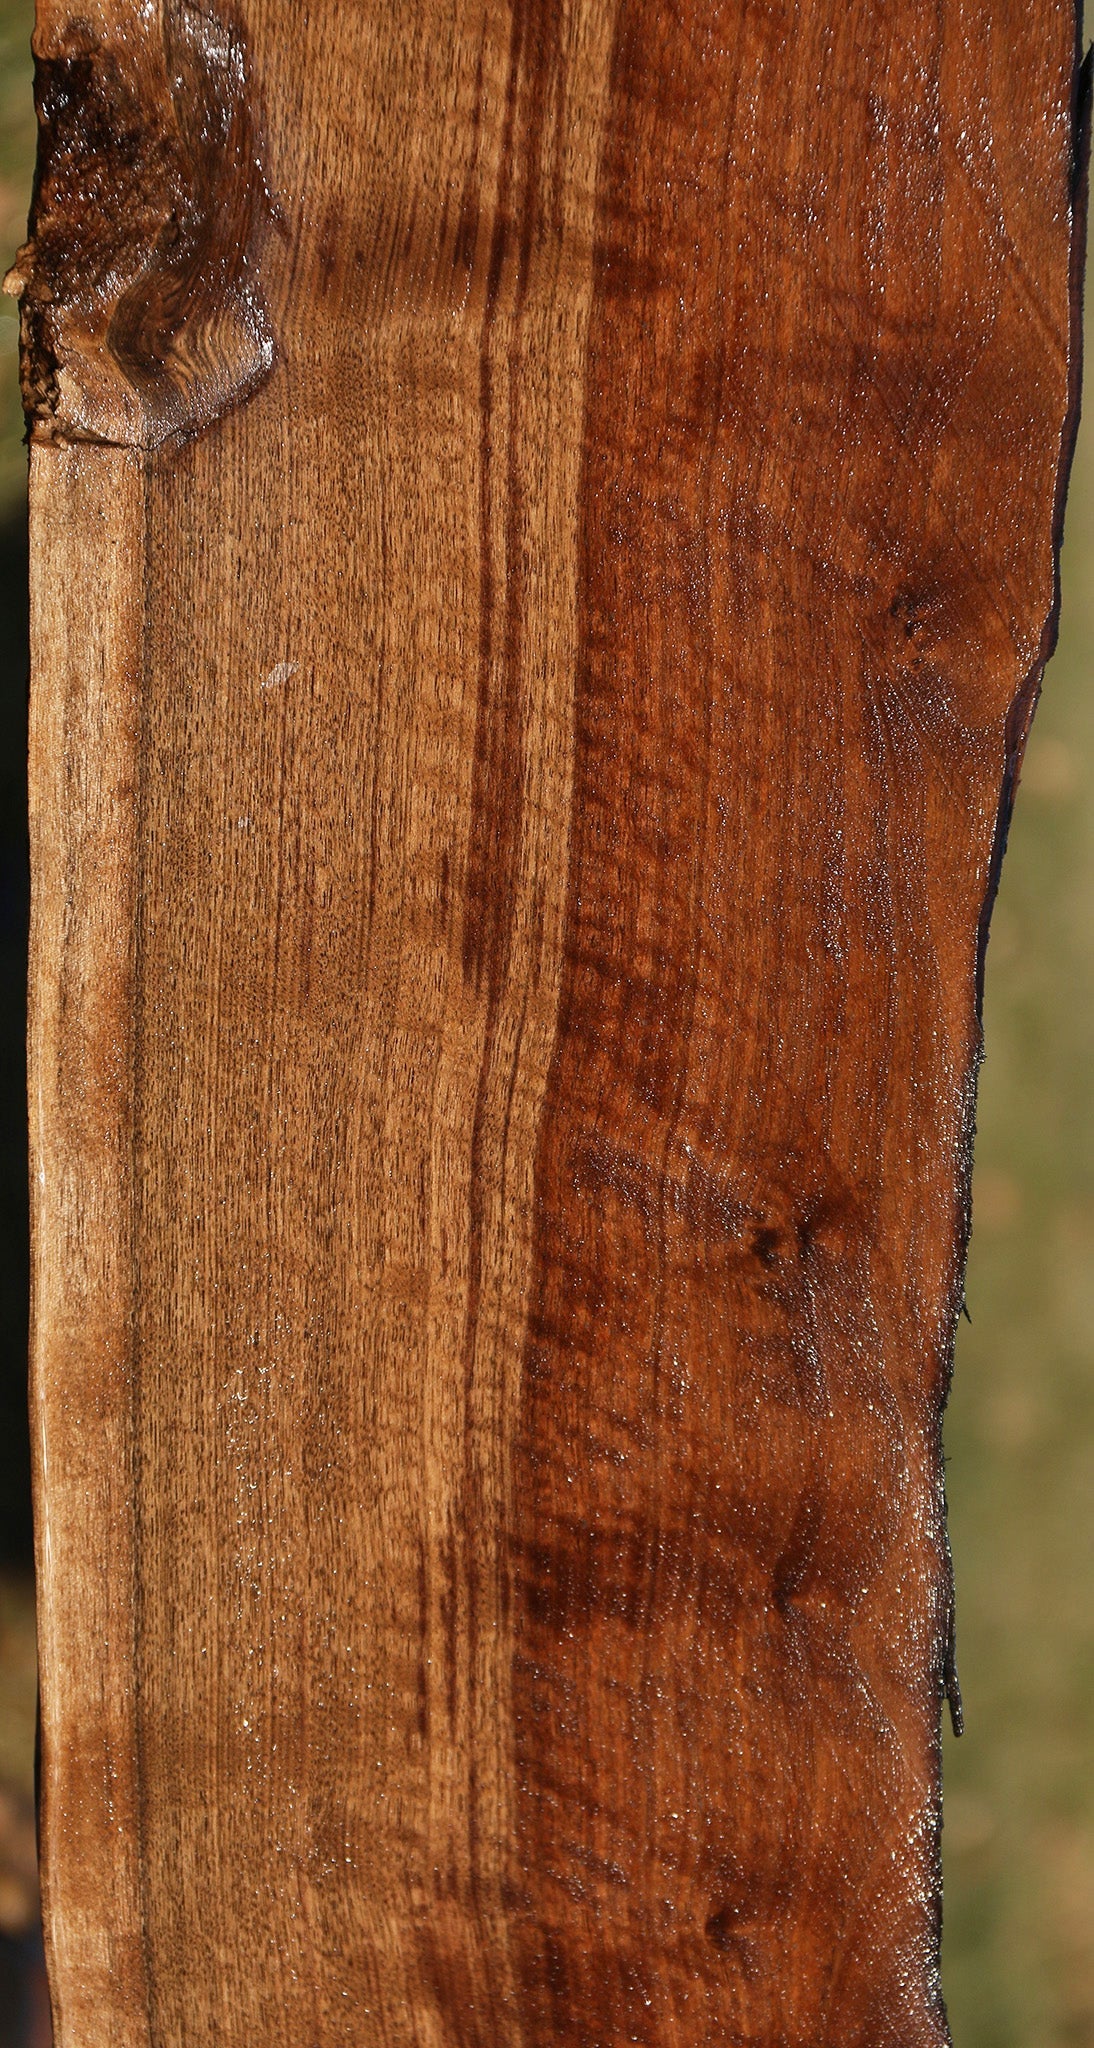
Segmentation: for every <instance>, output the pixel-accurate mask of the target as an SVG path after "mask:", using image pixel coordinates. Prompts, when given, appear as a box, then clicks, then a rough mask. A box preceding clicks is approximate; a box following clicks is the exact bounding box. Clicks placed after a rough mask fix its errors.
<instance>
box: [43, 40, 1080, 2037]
mask: <svg viewBox="0 0 1094 2048" xmlns="http://www.w3.org/2000/svg"><path fill="white" fill-rule="evenodd" d="M36 48H37V52H38V57H39V64H40V87H39V104H40V114H41V117H42V120H43V140H42V151H41V161H40V173H39V182H38V191H37V198H36V208H35V214H34V216H33V219H32V230H31V240H30V242H29V243H28V245H27V248H26V249H25V250H24V251H23V252H22V253H21V256H20V259H19V262H18V265H17V271H16V274H15V277H14V281H13V288H14V289H16V290H18V291H19V292H20V293H21V296H22V301H23V309H24V343H25V354H24V388H25V392H26V396H27V404H28V409H29V413H30V417H31V423H32V493H33V505H34V514H33V516H34V541H33V554H34V564H33V576H34V683H33V698H34V704H33V742H32V756H33V758H32V829H33V848H34V874H35V911H34V934H33V961H32V982H33V1027H32V1093H31V1102H32V1126H33V1159H34V1172H35V1196H34V1201H35V1247H36V1249H35V1313H34V1322H35V1338H34V1357H33V1401H34V1414H35V1429H36V1456H37V1515H38V1532H39V1556H40V1566H41V1596H40V1597H41V1631H42V1727H43V1802H42V1847H43V1869H44V1890H45V1901H46V1924H47V1939H48V1946H49V1953H50V1970H51V1983H52V1991H53V1998H54V2006H55V2018H56V2028H57V2042H58V2048H100V2044H101V2048H108V2044H109V2048H198V2044H206V2043H209V2044H212V2043H216V2044H217V2048H237V2044H238V2048H244V2044H246V2048H255V2044H260V2043H267V2042H269V2043H271V2044H272V2043H274V2042H276V2043H278V2044H279V2048H282V2044H283V2048H328V2044H331V2048H333V2044H335V2043H347V2044H348V2043H352V2044H354V2048H365V2044H368V2048H373V2044H375V2048H494V2044H502V2043H504V2044H512V2048H534V2044H544V2048H545V2044H548V2043H562V2042H574V2043H580V2044H582V2048H617V2044H619V2048H622V2044H623V2043H631V2042H639V2043H645V2044H649V2048H668V2044H679V2048H685V2044H699V2043H706V2042H726V2043H736V2044H741V2048H744V2044H753V2048H823V2044H824V2043H830V2044H832V2048H836V2044H838V2048H913V2044H914V2048H936V2044H942V2043H944V2042H945V2041H946V2040H947V2039H948V2035H947V2030H946V2024H945V2015H944V2008H943V2005H942V2000H941V1993H940V1987H939V1978H938V1924H939V1875H938V1842H939V1825H940V1784H939V1776H940V1766H939V1722H940V1713H941V1706H942V1699H943V1692H944V1689H945V1686H946V1684H947V1677H948V1673H949V1671H950V1668H951V1663H952V1659H951V1654H950V1643H951V1626H952V1613H951V1609H952V1593H951V1581H950V1571H949V1561H948V1552H947V1547H946V1535H945V1507H944V1495H943V1478H942V1459H941V1442H940V1434H941V1418H942V1409H943V1406H944V1401H945V1394H946V1389H947V1384H948V1377H949V1371H950V1358H951V1351H952V1341H953V1330H954V1322H955V1317H956V1315H957V1312H958V1309H959V1306H960V1301H961V1284H962V1271H963V1261H964V1245H965V1236H966V1230H967V1202H968V1168H969V1154H970V1146H971V1139H972V1123H973V1104H974V1089H975V1074H976V1065H977V1060H978V1057H979V1021H978V1007H979V977H980V972H981V963H982V957H983V946H984V943H985V938H986V929H987V917H988V913H989V909H990V900H991V896H992V893H993V890H994V884H995V879H996V876H997V872H998V862H999V859H1000V857H1001V852H1002V846H1003V841H1004V838H1005V831H1006V821H1007V817H1008V814H1009V806H1010V801H1011V795H1012V791H1013V786H1014V781H1015V776H1016V773H1017V767H1018V763H1019V760H1020V755H1021V749H1022V743H1023V740H1024V736H1025V732H1026V729H1027V726H1028V721H1029V717H1030V714H1031V712H1032V707H1033V703H1034V700H1035V697H1036V693H1037V689H1038V687H1039V682H1040V676H1041V672H1042V669H1043V666H1044V663H1045V660H1046V658H1047V656H1048V654H1049V652H1050V651H1051V646H1052V642H1053V638H1054V632H1055V609H1056V601H1057V599H1056V550H1057V547H1058V542H1059V532H1060V522H1061V516H1062V502H1063V484H1064V478H1065V475H1066V467H1067V460H1068V456H1069V452H1070V446H1071V438H1072V434H1073V430H1074V423H1075V417H1076V410H1077V376H1078V327H1077V314H1076V307H1077V302H1078V278H1079V263H1080V260H1081V246H1082V219H1081V212H1082V208H1081V184H1082V179H1081V172H1080V166H1079V157H1080V153H1081V152H1080V126H1081V123H1080V93H1079V77H1078V71H1077V44H1076V21H1075V16H1074V11H1073V7H1072V5H1071V0H1002V4H999V0H994V4H989V0H911V4H909V5H907V6H902V7H900V8H894V7H892V6H890V5H888V4H883V0H844V4H840V5H838V6H837V5H836V4H835V0H798V4H791V0H785V4H783V0H764V4H758V0H677V4H672V5H665V4H664V0H418V4H415V5H414V6H409V7H398V8H391V9H386V8H385V9H381V8H379V7H373V6H363V7H353V8H349V7H339V6H335V5H333V4H331V5H328V6H325V7H317V8H314V9H310V10H305V11H301V10H299V9H296V8H290V7H289V6H288V5H287V4H286V0H243V4H241V5H240V6H239V7H238V8H237V11H236V12H235V13H233V14H231V15H229V14H227V13H226V12H225V11H224V10H223V8H219V7H218V9H217V10H216V11H214V10H213V8H212V7H211V6H210V5H208V4H202V5H200V6H198V5H196V4H190V0H148V4H141V5H138V4H137V0H89V4H87V5H84V6H82V7H81V9H80V10H79V12H78V13H77V12H74V11H71V10H70V7H69V6H68V4H67V0H39V20H38V30H37V37H36Z"/></svg>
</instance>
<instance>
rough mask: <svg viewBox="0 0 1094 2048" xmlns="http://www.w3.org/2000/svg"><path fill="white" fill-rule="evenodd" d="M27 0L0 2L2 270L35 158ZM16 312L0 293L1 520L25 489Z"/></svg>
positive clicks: (22, 223)
mask: <svg viewBox="0 0 1094 2048" xmlns="http://www.w3.org/2000/svg"><path fill="white" fill-rule="evenodd" d="M33 23H34V7H33V4H32V0H2V4H0V265H2V266H3V268H4V269H5V270H6V269H7V268H8V266H9V264H10V262H11V259H12V257H13V256H14V254H15V251H16V249H17V248H18V247H19V244H20V242H22V241H23V240H25V237H26V226H27V206H28V204H29V199H30V171H31V166H32V164H33V162H34V102H33V99H32V97H31V92H30V77H31V63H30V32H31V28H32V27H33ZM18 335H19V313H18V307H17V306H16V303H15V301H14V299H9V298H7V297H4V298H0V520H2V519H4V517H5V516H6V515H8V514H10V511H11V509H12V507H13V505H18V504H19V503H20V501H21V500H22V498H23V496H24V494H25V489H26V454H25V451H24V449H23V446H22V438H23V416H22V412H21V409H20V405H19V384H18V377H17V374H16V363H17V357H16V350H17V344H18Z"/></svg>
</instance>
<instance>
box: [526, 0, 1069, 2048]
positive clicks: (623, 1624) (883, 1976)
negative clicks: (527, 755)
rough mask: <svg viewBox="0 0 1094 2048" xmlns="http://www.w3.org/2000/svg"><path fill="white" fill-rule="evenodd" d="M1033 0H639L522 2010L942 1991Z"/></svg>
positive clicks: (587, 704)
mask: <svg viewBox="0 0 1094 2048" xmlns="http://www.w3.org/2000/svg"><path fill="white" fill-rule="evenodd" d="M1003 13H1004V16H1005V17H1006V18H1005V20H1000V18H999V11H998V10H985V9H977V8H971V9H970V8H958V7H945V8H934V7H930V8H929V7H925V6H924V7H916V8H912V9H910V10H900V11H899V12H895V11H894V10H892V9H889V8H886V7H883V6H881V5H860V6H855V7H850V8H847V9H839V10H833V9H832V8H830V7H828V6H825V5H822V4H820V0H813V4H811V5H807V6H806V7H804V8H791V7H789V6H787V7H781V6H776V7H770V6H764V7H758V6H757V7H753V6H749V5H745V6H734V7H729V6H718V5H717V4H706V5H701V6H699V7H695V8H691V9H689V10H688V13H687V19H686V21H685V20H683V19H682V18H681V16H680V14H679V12H678V10H674V9H665V8H664V7H663V6H661V5H659V4H653V0H651V4H649V5H647V6H642V5H635V6H632V7H629V8H628V9H626V10H625V14H624V20H623V26H622V29H621V33H620V36H619V41H618V47H617V51H616V61H615V70H614V79H613V100H612V112H613V128H612V135H611V143H610V146H609V148H608V151H607V154H606V159H605V171H604V176H603V182H602V189H601V194H600V231H599V243H598V256H597V271H596V277H597V297H596V301H595V303H594V311H593V321H592V331H591V339H590V352H589V371H588V391H589V410H588V420H587V428H586V463H585V473H584V482H583V528H582V554H581V583H582V650H581V661H580V669H579V677H578V689H577V704H576V712H575V728H576V765H575V785H574V803H573V818H574V825H573V840H572V855H571V861H572V865H571V878H570V889H569V911H568V921H567V937H566V955H565V967H564V976H563V986H562V992H561V1002H560V1012H559V1019H560V1021H559V1035H558V1043H557V1048H556V1054H555V1061H554V1066H553V1070H552V1077H551V1082H550V1087H549V1092H548V1098H547V1106H546V1111H545V1118H544V1127H543V1135H542V1141H541V1151H540V1160H539V1169H538V1177H537V1220H536V1232H537V1234H536V1267H535V1278H534V1285H533V1295H532V1299H533V1326H532V1328H531V1330H530V1334H529V1342H528V1349H527V1353H526V1390H525V1405H524V1419H523V1436H522V1440H521V1447H520V1457H519V1463H518V1471H517V1478H516V1503H517V1513H518V1515H519V1517H520V1530H521V1536H520V1542H519V1544H518V1549H517V1556H516V1565H515V1586H516V1592H515V1602H516V1610H517V1620H516V1660H517V1661H516V1670H517V1695H516V1698H517V1705H516V1715H517V1751H518V1772H519V1778H520V1783H521V1788H522V1804H521V1810H520V1826H521V1835H520V1862H521V1876H522V1882H523V1885H524V1888H525V1898H526V1901H527V1905H528V1908H529V1919H528V1921H527V1923H526V1928H525V1940H524V1949H523V1968H524V1989H525V1997H526V2000H527V2008H528V2017H527V2022H526V2036H525V2038H526V2040H527V2041H528V2042H533V2041H534V2042H542V2043H547V2042H551V2043H556V2042H559V2041H562V2040H567V2041H570V2040H572V2041H574V2042H575V2043H576V2042H579V2041H580V2042H588V2041H593V2040H595V2041H596V2042H597V2043H598V2048H615V2044H616V2043H618V2044H620V2048H621V2044H622V2043H624V2042H642V2043H648V2044H650V2048H653V2044H655V2043H656V2044H659V2048H661V2044H666V2043H668V2042H679V2043H681V2044H684V2043H692V2042H697V2041H699V2040H714V2039H718V2040H725V2041H733V2042H739V2043H746V2042H750V2043H757V2044H759V2043H764V2044H769V2043H774V2042H776V2041H778V2042H780V2043H785V2044H788V2048H789V2044H791V2043H793V2044H795V2048H820V2044H821V2043H824V2042H832V2043H836V2042H838V2043H839V2044H840V2048H851V2044H861V2048H880V2044H882V2043H891V2044H893V2048H896V2044H897V2043H899V2044H900V2048H911V2044H912V2043H915V2044H916V2048H928V2044H932V2048H933V2044H941V2043H943V2042H944V2041H946V2040H947V2039H948V2034H947V2029H946V2022H945V2014H944V2008H943V2005H942V2000H941V1994H940V1990H939V1982H938V1910H939V1908H938V1828H939V1810H940V1809H939V1790H940V1788H939V1762H938V1754H939V1752H938V1744H939V1714H940V1705H941V1697H942V1690H943V1685H944V1682H945V1678H946V1672H947V1666H948V1661H949V1658H948V1652H949V1628H950V1608H951V1588H950V1578H949V1563H948V1554H947V1551H946V1542H945V1528H944V1505H943V1494H942V1475H941V1454H940V1420H941V1409H942V1405H943V1403H944V1399H945V1391H946V1387H947V1384H948V1373H949V1359H950V1353H951V1346H952V1333H953V1321H954V1316H955V1313H956V1309H957V1306H958V1304H959V1301H960V1272H961V1268H962V1264H963V1252H964V1227H963V1220H962V1208H963V1201H964V1179H965V1168H966V1161H967V1154H968V1148H969V1144H970V1139H971V1105H972V1089H973V1083H974V1072H975V1062H976V1059H977V1056H978V1042H979V1039H978V1016H977V959H978V924H979V912H980V907H981V902H982V899H983V897H984V893H985V889H986V887H987V883H988V877H989V873H990V864H991V858H992V847H993V837H994V821H995V813H996V807H997V804H998V801H999V795H1000V790H1001V786H1002V779H1003V777H1004V774H1005V773H1006V772H1007V757H1008V753H1009V752H1010V751H1012V733H1011V724H1012V712H1011V707H1012V705H1013V703H1014V702H1015V701H1017V700H1018V698H1019V697H1020V696H1021V695H1023V693H1026V694H1028V685H1027V677H1028V675H1029V674H1030V673H1031V672H1032V670H1033V669H1035V668H1036V669H1037V670H1038V673H1039V666H1040V665H1043V661H1044V658H1045V654H1046V651H1047V643H1046V642H1045V640H1044V639H1043V636H1042V627H1043V622H1044V618H1045V615H1046V607H1047V605H1048V604H1049V602H1050V600H1051V564H1050V563H1049V562H1048V561H1047V560H1046V554H1045V547H1044V542H1045V541H1046V540H1047V538H1048V535H1049V533H1050V531H1051V527H1052V518H1053V502H1054V495H1055V489H1056V476H1057V471H1058V469H1059V467H1060V464H1061V460H1062V459H1063V455H1064V454H1065V453H1066V450H1067V448H1068V447H1069V445H1070V437H1071V433H1072V429H1073V424H1074V418H1073V414H1074V408H1073V403H1072V401H1071V400H1069V396H1068V383H1069V375H1068V361H1067V352H1068V351H1073V350H1074V348H1075V346H1076V340H1075V335H1074V332H1072V335H1071V336H1070V338H1069V335H1068V329H1067V313H1066V302H1064V301H1063V298H1062V293H1061V289H1060V287H1061V286H1062V285H1064V284H1065V283H1066V268H1067V266H1066V256H1064V255H1063V253H1062V252H1061V257H1060V258H1058V259H1057V263H1056V268H1055V269H1054V270H1052V272H1051V276H1052V298H1051V300H1050V301H1049V302H1048V303H1047V304H1046V305H1044V306H1042V304H1041V303H1040V301H1039V297H1038V287H1037V280H1038V276H1039V274H1044V271H1045V263H1046V258H1047V256H1048V253H1049V251H1050V249H1051V248H1052V247H1053V246H1054V244H1053V241H1052V227H1051V222H1052V218H1053V209H1056V215H1055V217H1056V218H1057V219H1060V218H1063V219H1064V220H1065V222H1066V220H1067V218H1068V201H1069V193H1068V174H1069V164H1068V161H1067V153H1066V146H1065V147H1064V148H1060V147H1059V146H1054V145H1053V144H1052V142H1051V140H1050V137H1049V134H1048V131H1047V128H1046V127H1045V125H1044V124H1043V123H1042V121H1041V120H1040V119H1039V118H1038V119H1036V120H1035V121H1034V122H1033V123H1032V124H1031V127H1032V131H1033V132H1032V133H1031V134H1030V135H1029V136H1028V137H1026V138H1025V147H1026V148H1028V150H1029V152H1030V155H1029V157H1028V159H1024V158H1023V157H1022V156H1021V154H1020V153H1012V154H1008V152H1013V151H1014V149H1015V138H1014V136H1013V134H1012V133H1009V132H1008V130H1007V121H1008V120H1009V119H1012V118H1013V104H1014V103H1013V100H1012V104H1011V108H1010V109H1009V110H1008V108H1007V106H1006V99H1005V96H1006V94H1007V91H1008V87H1007V85H1006V83H1005V82H1004V80H1003V78H1002V76H1001V69H1000V67H1001V66H1003V65H1004V64H1006V63H1007V62H1014V61H1015V59H1016V58H1017V60H1018V61H1019V62H1023V61H1024V62H1025V63H1026V64H1027V65H1029V66H1030V67H1031V69H1029V70H1028V71H1027V72H1026V73H1024V74H1023V76H1025V77H1026V78H1028V80H1029V87H1028V90H1029V91H1030V92H1031V100H1030V102H1029V103H1030V104H1036V103H1038V92H1039V93H1040V94H1041V95H1042V96H1043V98H1042V101H1041V103H1042V104H1044V103H1047V100H1048V99H1050V98H1055V99H1057V100H1059V101H1062V102H1063V105H1064V107H1066V106H1067V104H1068V100H1069V97H1070V91H1071V86H1070V80H1069V79H1068V78H1067V76H1066V73H1065V72H1063V71H1057V73H1056V76H1055V79H1053V74H1052V66H1053V63H1054V62H1055V63H1056V64H1057V65H1058V64H1059V57H1060V51H1059V47H1058V46H1057V47H1056V48H1055V49H1050V47H1049V45H1050V42H1051V38H1049V37H1048V36H1047V34H1045V33H1044V31H1043V28H1042V32H1041V33H1040V35H1038V34H1037V32H1036V31H1035V30H1027V32H1026V33H1025V34H1024V35H1022V34H1021V33H1019V23H1018V16H1017V12H1016V10H1013V9H1004V10H1003ZM989 15H990V18H989ZM973 16H977V17H978V19H977V21H976V24H975V32H972V31H971V30H970V28H969V23H970V21H971V19H972V17H973ZM980 16H982V17H983V18H982V19H979V17H980ZM1016 45H1017V46H1018V48H1017V49H1016V47H1015V46H1016ZM970 67H971V68H972V70H974V71H975V70H976V69H977V67H979V75H978V76H975V77H974V76H972V75H971V74H970ZM1034 79H1036V80H1037V81H1038V84H1037V86H1036V88H1034V86H1033V80H1034ZM1042 80H1044V81H1045V82H1044V83H1042V82H1041V81H1042ZM1048 80H1052V83H1048V82H1047V81H1048ZM973 104H976V105H978V106H979V107H980V108H981V109H982V111H981V115H980V118H979V120H978V122H976V123H973V124H970V123H969V121H968V107H969V106H970V105H973ZM1041 180H1043V181H1044V189H1045V191H1046V193H1047V194H1048V195H1050V196H1049V197H1046V200H1045V206H1044V211H1043V212H1042V213H1040V214H1038V211H1037V208H1036V206H1035V205H1031V203H1030V201H1031V199H1032V197H1033V195H1034V193H1035V192H1036V191H1037V190H1039V189H1041V187H1040V184H1039V181H1041ZM1025 276H1029V277H1030V278H1032V280H1033V281H1034V282H1033V299H1032V303H1031V298H1030V295H1029V294H1028V293H1027V292H1026V291H1025V289H1024V285H1023V278H1024V277H1025ZM1061 311H1062V312H1063V316H1064V317H1063V320H1062V321H1061V322H1060V324H1059V325H1058V326H1057V327H1056V328H1055V331H1054V332H1052V333H1051V337H1050V339H1049V340H1048V341H1047V342H1046V334H1045V327H1046V324H1047V325H1048V326H1049V328H1050V330H1051V329H1052V323H1053V319H1054V317H1055V318H1056V319H1057V320H1059V315H1060V313H1061ZM1072 319H1073V320H1074V313H1073V314H1072ZM1030 418H1032V419H1033V420H1034V421H1035V423H1036V428H1035V432H1034V433H1033V434H1032V435H1030V434H1029V432H1028V431H1027V430H1026V429H1025V427H1024V425H1023V422H1024V421H1027V420H1029V419H1030ZM985 474H990V475H991V477H992V484H991V498H992V502H991V503H990V504H989V503H987V502H986V501H985V499H984V497H983V494H982V493H979V494H978V482H979V480H980V478H981V477H983V476H984V475H985ZM1031 503H1036V504H1037V508H1038V510H1037V517H1038V518H1039V520H1040V522H1041V545H1040V546H1039V547H1036V548H1032V549H1031V547H1030V541H1029V534H1030V524H1029V519H1030V513H1029V507H1030V505H1031ZM1023 508H1024V509H1023ZM1046 572H1047V573H1046Z"/></svg>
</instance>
